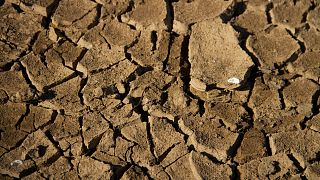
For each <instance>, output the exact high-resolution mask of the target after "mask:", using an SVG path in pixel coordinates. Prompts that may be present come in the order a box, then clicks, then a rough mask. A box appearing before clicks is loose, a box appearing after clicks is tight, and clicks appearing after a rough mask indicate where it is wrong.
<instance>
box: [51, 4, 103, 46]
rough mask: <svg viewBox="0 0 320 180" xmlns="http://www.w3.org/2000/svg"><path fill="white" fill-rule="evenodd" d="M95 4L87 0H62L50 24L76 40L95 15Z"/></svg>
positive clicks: (93, 20) (88, 26)
mask: <svg viewBox="0 0 320 180" xmlns="http://www.w3.org/2000/svg"><path fill="white" fill-rule="evenodd" d="M96 6H97V4H96V3H94V2H92V1H87V0H79V1H78V0H62V1H60V2H59V6H58V8H57V9H56V11H55V13H54V15H53V17H52V25H53V26H54V27H56V28H59V29H61V30H64V31H65V34H66V35H67V36H68V37H69V38H71V39H72V41H73V42H77V41H78V40H79V38H80V37H81V36H82V35H83V34H84V33H85V32H87V30H88V29H89V28H90V26H91V24H92V23H93V22H95V19H96V17H97V14H98V12H97V9H96Z"/></svg>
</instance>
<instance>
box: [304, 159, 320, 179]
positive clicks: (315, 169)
mask: <svg viewBox="0 0 320 180" xmlns="http://www.w3.org/2000/svg"><path fill="white" fill-rule="evenodd" d="M304 174H305V176H306V178H308V179H319V178H320V163H319V162H316V163H313V164H312V165H310V166H308V167H307V169H306V170H305V173H304Z"/></svg>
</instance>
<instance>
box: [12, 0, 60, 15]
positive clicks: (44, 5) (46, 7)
mask: <svg viewBox="0 0 320 180" xmlns="http://www.w3.org/2000/svg"><path fill="white" fill-rule="evenodd" d="M9 1H13V3H15V4H17V5H19V6H20V8H21V9H22V10H23V11H25V12H28V13H35V14H39V15H42V16H48V15H49V14H50V13H51V12H52V10H53V5H55V3H56V2H55V0H9Z"/></svg>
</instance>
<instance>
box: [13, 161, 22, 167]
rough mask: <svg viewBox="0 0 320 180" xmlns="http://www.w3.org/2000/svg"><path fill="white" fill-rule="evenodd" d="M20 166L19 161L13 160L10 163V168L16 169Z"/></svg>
mask: <svg viewBox="0 0 320 180" xmlns="http://www.w3.org/2000/svg"><path fill="white" fill-rule="evenodd" d="M21 164H22V161H21V160H14V161H12V162H11V163H10V165H11V166H14V167H17V166H19V165H21Z"/></svg>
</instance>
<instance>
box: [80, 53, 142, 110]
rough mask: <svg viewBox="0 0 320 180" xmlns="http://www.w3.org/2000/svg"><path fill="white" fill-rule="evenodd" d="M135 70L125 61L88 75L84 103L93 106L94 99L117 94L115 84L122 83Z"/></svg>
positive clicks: (133, 66)
mask: <svg viewBox="0 0 320 180" xmlns="http://www.w3.org/2000/svg"><path fill="white" fill-rule="evenodd" d="M135 70H136V66H135V65H134V64H132V63H130V61H129V60H126V59H125V60H123V61H121V62H119V63H118V64H116V65H114V66H112V67H111V68H108V69H106V70H102V71H101V72H98V73H95V74H92V75H90V76H89V77H88V83H87V84H86V86H85V87H84V90H83V94H84V96H83V97H84V103H85V104H86V105H89V106H94V103H93V102H94V100H95V99H99V98H102V97H108V96H113V95H115V94H117V93H118V91H119V90H118V89H117V87H116V84H117V83H121V82H124V81H125V80H126V79H127V78H128V77H129V75H130V74H131V73H133V72H134V71H135Z"/></svg>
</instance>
